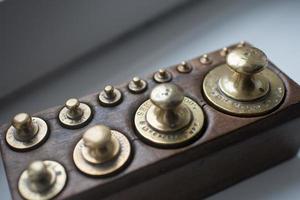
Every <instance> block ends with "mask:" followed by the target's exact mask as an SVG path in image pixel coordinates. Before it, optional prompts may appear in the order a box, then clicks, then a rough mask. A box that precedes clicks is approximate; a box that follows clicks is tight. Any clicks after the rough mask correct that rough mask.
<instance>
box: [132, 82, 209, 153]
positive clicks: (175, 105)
mask: <svg viewBox="0 0 300 200" xmlns="http://www.w3.org/2000/svg"><path fill="white" fill-rule="evenodd" d="M134 123H135V127H136V130H137V131H138V133H139V134H140V135H141V136H142V138H143V139H145V140H146V141H148V142H149V143H151V144H153V145H155V146H159V147H162V148H164V147H165V148H168V147H170V148H173V147H180V146H183V145H185V144H187V143H188V142H190V141H191V140H193V139H195V138H196V137H197V136H199V135H200V134H201V129H202V127H203V124H204V113H203V111H202V108H201V107H200V106H199V105H198V104H197V103H196V102H195V101H193V100H192V99H190V98H188V97H185V96H184V95H183V91H182V89H181V88H180V87H178V86H177V85H175V84H171V83H164V84H161V85H158V86H156V87H155V88H154V89H153V90H152V92H151V94H150V99H149V100H147V101H145V102H144V103H143V104H142V105H141V106H140V107H139V108H138V109H137V111H136V113H135V118H134Z"/></svg>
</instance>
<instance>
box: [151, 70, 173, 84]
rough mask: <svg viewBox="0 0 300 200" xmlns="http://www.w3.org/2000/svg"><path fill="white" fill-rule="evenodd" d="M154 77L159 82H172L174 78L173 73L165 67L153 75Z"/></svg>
mask: <svg viewBox="0 0 300 200" xmlns="http://www.w3.org/2000/svg"><path fill="white" fill-rule="evenodd" d="M153 79H154V80H155V81H156V82H157V83H166V82H170V81H171V80H172V74H171V72H169V71H168V70H165V69H159V70H158V71H157V72H155V74H154V75H153Z"/></svg>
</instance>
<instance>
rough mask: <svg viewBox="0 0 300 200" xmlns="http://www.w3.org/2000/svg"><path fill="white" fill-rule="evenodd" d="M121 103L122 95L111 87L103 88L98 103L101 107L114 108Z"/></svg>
mask: <svg viewBox="0 0 300 200" xmlns="http://www.w3.org/2000/svg"><path fill="white" fill-rule="evenodd" d="M121 101H122V93H121V91H120V90H118V89H117V88H114V87H113V86H111V85H107V86H105V87H104V90H103V91H101V92H100V94H99V102H100V104H101V105H102V106H115V105H118V104H119V103H120V102H121Z"/></svg>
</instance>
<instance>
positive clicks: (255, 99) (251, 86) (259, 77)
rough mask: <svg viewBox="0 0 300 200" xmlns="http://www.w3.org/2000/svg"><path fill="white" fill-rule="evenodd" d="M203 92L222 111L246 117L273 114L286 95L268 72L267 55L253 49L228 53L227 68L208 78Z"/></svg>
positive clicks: (219, 68) (238, 48)
mask: <svg viewBox="0 0 300 200" xmlns="http://www.w3.org/2000/svg"><path fill="white" fill-rule="evenodd" d="M203 91H204V94H205V96H206V98H207V99H208V100H209V101H210V102H211V103H212V104H213V105H214V106H216V107H217V108H219V109H220V110H222V111H224V112H227V113H229V114H232V115H237V116H245V117H250V116H258V115H263V114H266V113H268V112H271V111H272V110H274V109H275V108H276V107H277V106H279V105H280V103H281V102H282V100H283V98H284V95H285V87H284V83H283V81H282V80H281V79H280V78H279V76H278V75H277V74H276V73H275V72H273V71H272V70H271V69H269V68H268V60H267V57H266V55H265V54H264V53H263V52H262V51H261V50H259V49H257V48H254V47H250V46H242V47H237V48H236V49H233V50H232V51H231V52H230V53H228V55H227V57H226V64H222V65H220V66H217V67H216V68H214V69H213V70H211V71H210V72H209V73H208V74H207V75H206V77H205V79H204V82H203Z"/></svg>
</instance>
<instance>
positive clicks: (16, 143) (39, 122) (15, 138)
mask: <svg viewBox="0 0 300 200" xmlns="http://www.w3.org/2000/svg"><path fill="white" fill-rule="evenodd" d="M11 124H12V125H11V126H10V127H9V128H8V130H7V132H6V142H7V144H8V145H9V146H10V147H11V148H13V149H14V150H20V151H21V150H30V149H33V148H36V147H38V146H39V145H41V144H42V143H43V142H44V141H45V140H46V139H47V138H48V126H47V124H46V122H45V121H44V120H43V119H41V118H38V117H31V116H30V115H29V114H27V113H19V114H17V115H15V116H14V118H13V119H12V123H11Z"/></svg>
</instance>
